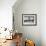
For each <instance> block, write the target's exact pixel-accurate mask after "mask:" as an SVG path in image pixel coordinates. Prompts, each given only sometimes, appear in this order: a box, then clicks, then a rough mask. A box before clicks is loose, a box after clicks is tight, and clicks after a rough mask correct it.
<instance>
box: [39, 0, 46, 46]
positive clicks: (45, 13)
mask: <svg viewBox="0 0 46 46" xmlns="http://www.w3.org/2000/svg"><path fill="white" fill-rule="evenodd" d="M40 23H41V40H42V46H46V0H42V2H41V22H40Z"/></svg>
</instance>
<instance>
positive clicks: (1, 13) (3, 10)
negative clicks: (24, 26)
mask: <svg viewBox="0 0 46 46" xmlns="http://www.w3.org/2000/svg"><path fill="white" fill-rule="evenodd" d="M15 2H16V0H0V27H7V28H9V29H11V28H12V6H13V4H14V3H15Z"/></svg>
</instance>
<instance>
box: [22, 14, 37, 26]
mask: <svg viewBox="0 0 46 46" xmlns="http://www.w3.org/2000/svg"><path fill="white" fill-rule="evenodd" d="M36 25H37V14H22V26H36Z"/></svg>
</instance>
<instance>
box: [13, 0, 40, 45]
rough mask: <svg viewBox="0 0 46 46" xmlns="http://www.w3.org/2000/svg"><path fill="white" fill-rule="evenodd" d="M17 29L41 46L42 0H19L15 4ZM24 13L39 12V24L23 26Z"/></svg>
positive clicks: (14, 11)
mask: <svg viewBox="0 0 46 46" xmlns="http://www.w3.org/2000/svg"><path fill="white" fill-rule="evenodd" d="M13 13H14V20H15V22H14V24H15V30H18V32H22V33H23V36H24V38H28V39H31V40H34V41H35V44H36V46H41V31H40V16H41V1H40V0H18V2H16V3H15V5H14V6H13ZM22 14H37V26H22Z"/></svg>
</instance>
